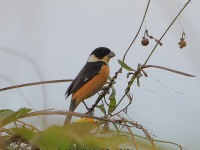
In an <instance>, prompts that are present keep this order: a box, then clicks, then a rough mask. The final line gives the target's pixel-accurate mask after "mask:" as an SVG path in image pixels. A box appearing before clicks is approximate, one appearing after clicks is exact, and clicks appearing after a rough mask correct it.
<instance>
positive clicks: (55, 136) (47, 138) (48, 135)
mask: <svg viewBox="0 0 200 150" xmlns="http://www.w3.org/2000/svg"><path fill="white" fill-rule="evenodd" d="M67 131H68V130H65V128H63V127H60V126H51V127H49V128H48V129H47V130H45V131H43V132H41V134H39V135H38V137H36V139H39V140H37V142H36V143H35V144H36V145H38V146H41V147H42V149H48V150H55V149H67V148H71V147H73V146H72V145H71V143H72V141H71V140H70V138H69V135H68V134H69V133H68V132H67Z"/></svg>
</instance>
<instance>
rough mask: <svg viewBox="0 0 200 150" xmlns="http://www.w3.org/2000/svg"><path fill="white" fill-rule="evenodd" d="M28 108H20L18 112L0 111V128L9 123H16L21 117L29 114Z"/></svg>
mask: <svg viewBox="0 0 200 150" xmlns="http://www.w3.org/2000/svg"><path fill="white" fill-rule="evenodd" d="M30 111H31V109H29V108H21V109H19V110H18V111H16V112H15V111H13V110H10V109H4V110H0V127H3V126H5V125H7V124H9V123H11V122H14V121H16V120H17V119H18V118H20V117H21V116H22V115H24V114H26V113H28V112H30Z"/></svg>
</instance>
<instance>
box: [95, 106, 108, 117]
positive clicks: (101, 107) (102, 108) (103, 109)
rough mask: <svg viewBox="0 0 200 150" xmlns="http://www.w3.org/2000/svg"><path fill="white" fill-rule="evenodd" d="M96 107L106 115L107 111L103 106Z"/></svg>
mask: <svg viewBox="0 0 200 150" xmlns="http://www.w3.org/2000/svg"><path fill="white" fill-rule="evenodd" d="M96 107H97V108H99V109H100V110H101V112H102V113H104V115H106V109H105V107H104V105H103V104H101V105H97V106H96Z"/></svg>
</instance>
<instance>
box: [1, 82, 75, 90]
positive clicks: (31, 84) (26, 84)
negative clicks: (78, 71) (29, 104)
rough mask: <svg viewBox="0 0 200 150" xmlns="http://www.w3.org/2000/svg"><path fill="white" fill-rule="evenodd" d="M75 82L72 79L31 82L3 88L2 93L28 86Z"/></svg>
mask: <svg viewBox="0 0 200 150" xmlns="http://www.w3.org/2000/svg"><path fill="white" fill-rule="evenodd" d="M71 81H73V80H72V79H63V80H50V81H40V82H31V83H25V84H18V85H14V86H9V87H5V88H1V89H0V92H1V91H6V90H11V89H16V88H22V87H26V86H33V85H41V84H50V83H60V82H71Z"/></svg>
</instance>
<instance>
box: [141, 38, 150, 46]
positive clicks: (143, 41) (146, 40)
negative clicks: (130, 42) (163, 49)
mask: <svg viewBox="0 0 200 150" xmlns="http://www.w3.org/2000/svg"><path fill="white" fill-rule="evenodd" d="M141 44H142V45H143V46H147V45H148V44H149V39H147V38H145V37H143V38H142V41H141Z"/></svg>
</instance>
